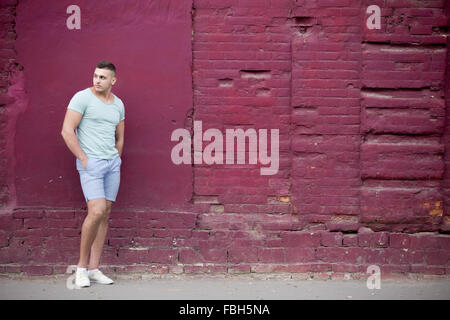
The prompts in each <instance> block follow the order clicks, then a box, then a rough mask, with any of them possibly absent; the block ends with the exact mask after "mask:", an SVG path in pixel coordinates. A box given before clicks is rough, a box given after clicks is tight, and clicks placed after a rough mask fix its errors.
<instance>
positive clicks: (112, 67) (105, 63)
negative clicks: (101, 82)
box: [97, 60, 116, 74]
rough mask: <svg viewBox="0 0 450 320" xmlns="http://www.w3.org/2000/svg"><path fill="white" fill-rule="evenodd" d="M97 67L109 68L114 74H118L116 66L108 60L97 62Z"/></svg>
mask: <svg viewBox="0 0 450 320" xmlns="http://www.w3.org/2000/svg"><path fill="white" fill-rule="evenodd" d="M97 68H99V69H108V70H111V71H112V72H114V74H116V66H115V65H113V64H112V63H111V62H109V61H106V60H102V61H100V62H99V63H97Z"/></svg>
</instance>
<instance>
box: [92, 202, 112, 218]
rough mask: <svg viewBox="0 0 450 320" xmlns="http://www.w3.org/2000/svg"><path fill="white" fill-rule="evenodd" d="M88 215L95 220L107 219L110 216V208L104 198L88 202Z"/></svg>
mask: <svg viewBox="0 0 450 320" xmlns="http://www.w3.org/2000/svg"><path fill="white" fill-rule="evenodd" d="M88 215H90V216H91V217H92V218H94V219H96V220H97V219H99V220H100V219H105V218H107V216H108V215H109V212H108V206H107V204H106V201H105V199H104V198H101V199H93V200H89V202H88Z"/></svg>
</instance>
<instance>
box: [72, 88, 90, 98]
mask: <svg viewBox="0 0 450 320" xmlns="http://www.w3.org/2000/svg"><path fill="white" fill-rule="evenodd" d="M88 90H90V89H89V88H86V89H82V90H79V91H77V92H75V94H74V96H77V97H89V91H88Z"/></svg>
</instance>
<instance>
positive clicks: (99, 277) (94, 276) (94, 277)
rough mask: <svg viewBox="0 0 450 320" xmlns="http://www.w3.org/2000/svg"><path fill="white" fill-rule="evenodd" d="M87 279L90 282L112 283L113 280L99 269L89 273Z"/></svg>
mask: <svg viewBox="0 0 450 320" xmlns="http://www.w3.org/2000/svg"><path fill="white" fill-rule="evenodd" d="M89 279H90V280H91V281H92V282H96V283H100V284H113V283H114V281H113V280H112V279H110V278H108V277H107V276H105V275H104V274H103V273H102V272H101V271H100V270H96V271H94V272H92V273H91V274H90V275H89Z"/></svg>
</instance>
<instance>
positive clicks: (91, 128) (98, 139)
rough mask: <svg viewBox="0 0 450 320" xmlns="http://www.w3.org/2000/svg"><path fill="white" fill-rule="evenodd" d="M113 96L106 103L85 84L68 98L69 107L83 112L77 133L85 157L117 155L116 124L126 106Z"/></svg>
mask: <svg viewBox="0 0 450 320" xmlns="http://www.w3.org/2000/svg"><path fill="white" fill-rule="evenodd" d="M113 96H114V101H113V102H112V103H110V104H108V103H105V102H103V101H102V100H100V98H99V97H97V96H96V95H95V94H94V93H93V92H92V91H91V89H90V88H86V89H84V90H81V91H78V92H77V93H75V95H74V96H73V97H72V99H71V100H70V102H69V106H68V107H67V108H68V109H72V110H75V111H77V112H79V113H81V114H82V115H83V118H81V121H80V124H79V125H78V128H77V130H76V134H77V138H78V142H79V143H80V147H81V149H83V151H84V153H85V154H86V156H87V157H88V158H89V157H92V158H100V159H114V158H115V157H117V156H118V155H119V152H118V151H117V149H116V126H117V125H118V124H119V122H120V121H122V120H123V119H125V107H124V105H123V102H122V100H120V99H119V98H118V97H117V96H116V95H114V94H113Z"/></svg>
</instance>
